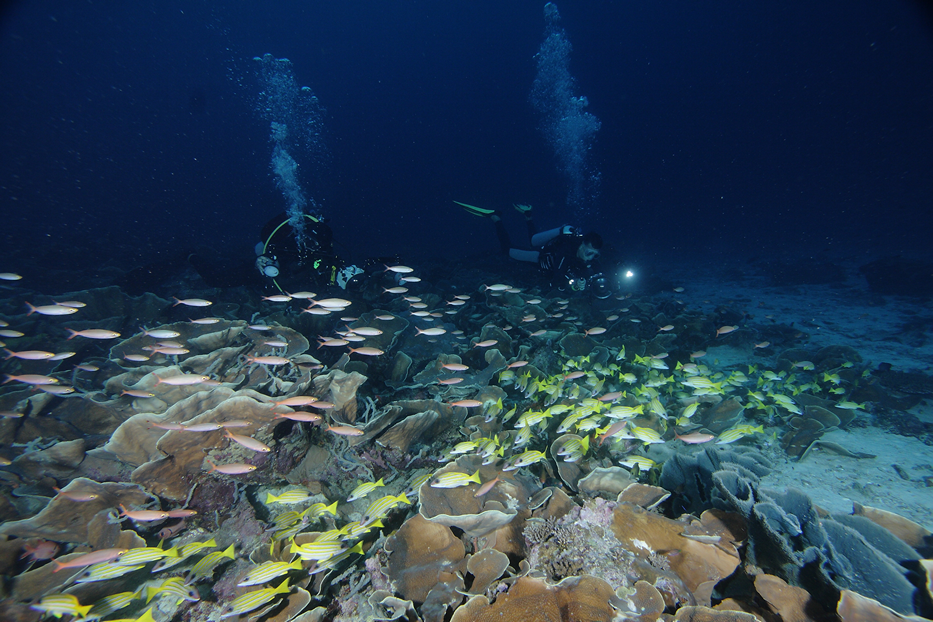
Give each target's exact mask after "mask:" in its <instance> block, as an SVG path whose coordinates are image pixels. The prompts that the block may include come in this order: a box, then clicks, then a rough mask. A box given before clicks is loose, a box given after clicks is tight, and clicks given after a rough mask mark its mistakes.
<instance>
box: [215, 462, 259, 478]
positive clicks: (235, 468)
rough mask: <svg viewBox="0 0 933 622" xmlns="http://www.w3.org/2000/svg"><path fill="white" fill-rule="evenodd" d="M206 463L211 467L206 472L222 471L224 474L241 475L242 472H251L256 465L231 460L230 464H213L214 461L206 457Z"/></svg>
mask: <svg viewBox="0 0 933 622" xmlns="http://www.w3.org/2000/svg"><path fill="white" fill-rule="evenodd" d="M207 463H208V464H209V465H211V468H210V469H209V470H208V471H207V472H208V473H214V472H215V471H216V472H217V473H223V474H224V475H242V474H244V473H251V472H253V471H255V470H256V466H255V465H252V464H246V463H243V462H231V463H230V464H214V461H213V460H211V459H210V458H208V459H207Z"/></svg>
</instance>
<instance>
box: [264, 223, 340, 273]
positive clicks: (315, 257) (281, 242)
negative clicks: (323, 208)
mask: <svg viewBox="0 0 933 622" xmlns="http://www.w3.org/2000/svg"><path fill="white" fill-rule="evenodd" d="M304 238H305V244H304V246H303V247H302V246H299V244H298V241H297V240H296V239H295V231H294V229H293V228H292V226H291V224H290V223H289V218H288V215H287V214H286V213H285V212H282V213H281V214H279V215H277V216H275V217H274V218H272V219H270V220H269V222H267V223H266V224H265V226H264V227H263V228H262V232H261V234H260V240H261V242H262V244H263V247H262V254H263V255H265V256H266V257H269V258H271V259H274V260H275V261H277V262H278V265H279V276H277V277H276V278H275V281H276V282H277V283H278V284H279V286H280V287H286V285H287V286H288V288H291V290H292V291H298V290H299V289H307V288H308V287H311V286H318V287H322V286H327V285H333V284H334V278H335V275H336V273H337V270H339V269H340V266H341V261H340V259H339V258H338V257H337V255H336V254H335V253H334V234H333V232H332V231H331V229H330V227H329V226H327V224H326V223H324V222H322V221H321V220H320V219H319V218H315V217H311V216H308V215H305V230H304Z"/></svg>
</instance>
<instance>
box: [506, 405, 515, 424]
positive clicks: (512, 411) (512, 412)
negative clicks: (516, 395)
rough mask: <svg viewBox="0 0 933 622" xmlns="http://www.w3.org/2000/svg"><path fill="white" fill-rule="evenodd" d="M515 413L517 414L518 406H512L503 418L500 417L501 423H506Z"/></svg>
mask: <svg viewBox="0 0 933 622" xmlns="http://www.w3.org/2000/svg"><path fill="white" fill-rule="evenodd" d="M516 412H518V406H512V408H511V409H510V410H509V412H507V413H505V416H503V417H502V422H503V423H505V422H507V421H508V420H509V419H511V418H512V417H514V416H515V413H516Z"/></svg>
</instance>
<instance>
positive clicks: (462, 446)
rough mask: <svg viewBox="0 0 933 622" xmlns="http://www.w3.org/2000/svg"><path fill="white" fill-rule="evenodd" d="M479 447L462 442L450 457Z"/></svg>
mask: <svg viewBox="0 0 933 622" xmlns="http://www.w3.org/2000/svg"><path fill="white" fill-rule="evenodd" d="M477 447H479V443H478V442H476V441H461V442H459V443H457V444H456V445H454V446H453V448H452V449H451V450H450V452H449V455H450V456H459V455H461V454H468V453H470V452H471V451H473V450H474V449H476V448H477ZM348 501H349V499H348Z"/></svg>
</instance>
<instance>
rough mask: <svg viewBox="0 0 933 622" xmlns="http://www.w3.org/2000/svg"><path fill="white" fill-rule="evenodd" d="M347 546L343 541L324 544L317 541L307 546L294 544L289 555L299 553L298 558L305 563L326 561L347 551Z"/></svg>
mask: <svg viewBox="0 0 933 622" xmlns="http://www.w3.org/2000/svg"><path fill="white" fill-rule="evenodd" d="M346 548H347V547H346V545H345V544H344V542H342V541H341V540H339V539H338V540H325V541H323V542H321V541H319V540H315V541H314V542H308V543H306V544H302V545H300V546H299V545H297V544H295V543H294V542H292V546H291V548H290V549H288V552H289V553H297V554H298V556H299V557H300V558H301V559H303V560H304V561H316V562H320V561H324V560H325V559H329V558H331V557H333V556H334V555H336V554H337V553H340V552H342V551H344V550H346Z"/></svg>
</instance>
